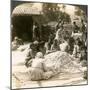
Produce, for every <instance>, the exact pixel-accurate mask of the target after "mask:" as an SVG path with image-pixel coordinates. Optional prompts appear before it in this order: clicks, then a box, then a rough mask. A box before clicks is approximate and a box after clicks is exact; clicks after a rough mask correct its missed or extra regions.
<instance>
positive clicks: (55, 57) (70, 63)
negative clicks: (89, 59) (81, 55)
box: [44, 51, 82, 73]
mask: <svg viewBox="0 0 90 90" xmlns="http://www.w3.org/2000/svg"><path fill="white" fill-rule="evenodd" d="M44 65H45V67H44V68H45V70H46V71H49V70H53V71H54V72H55V73H60V72H70V73H76V72H82V70H81V69H82V66H81V65H80V64H79V63H77V59H76V58H74V57H73V56H71V55H70V54H68V53H67V52H62V51H56V52H53V53H50V54H48V55H45V61H44Z"/></svg>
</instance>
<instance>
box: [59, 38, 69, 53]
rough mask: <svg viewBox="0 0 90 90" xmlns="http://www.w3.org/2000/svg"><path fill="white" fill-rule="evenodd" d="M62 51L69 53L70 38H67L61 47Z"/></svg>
mask: <svg viewBox="0 0 90 90" xmlns="http://www.w3.org/2000/svg"><path fill="white" fill-rule="evenodd" d="M59 47H60V51H62V52H68V51H69V48H70V46H69V38H67V37H65V38H64V41H63V42H62V43H61V44H60V45H59Z"/></svg>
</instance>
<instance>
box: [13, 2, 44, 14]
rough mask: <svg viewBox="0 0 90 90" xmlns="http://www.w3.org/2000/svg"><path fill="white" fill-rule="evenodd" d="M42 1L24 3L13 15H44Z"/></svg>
mask: <svg viewBox="0 0 90 90" xmlns="http://www.w3.org/2000/svg"><path fill="white" fill-rule="evenodd" d="M42 14H43V12H42V4H41V3H24V4H21V5H18V6H17V7H16V8H15V9H14V10H13V12H12V16H13V15H42Z"/></svg>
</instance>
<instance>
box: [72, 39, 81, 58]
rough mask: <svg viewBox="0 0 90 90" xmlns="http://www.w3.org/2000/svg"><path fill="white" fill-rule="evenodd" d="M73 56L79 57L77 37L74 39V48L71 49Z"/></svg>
mask: <svg viewBox="0 0 90 90" xmlns="http://www.w3.org/2000/svg"><path fill="white" fill-rule="evenodd" d="M73 56H74V57H75V58H80V57H81V55H80V47H79V39H76V41H75V44H74V49H73Z"/></svg>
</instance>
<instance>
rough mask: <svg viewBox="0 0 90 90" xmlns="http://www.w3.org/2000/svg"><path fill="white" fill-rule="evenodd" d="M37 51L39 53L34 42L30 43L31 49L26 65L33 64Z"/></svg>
mask: <svg viewBox="0 0 90 90" xmlns="http://www.w3.org/2000/svg"><path fill="white" fill-rule="evenodd" d="M36 53H37V50H36V48H35V45H34V43H30V47H29V50H28V52H27V55H26V59H25V65H26V66H27V67H29V66H31V62H32V60H31V59H33V58H35V55H36Z"/></svg>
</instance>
